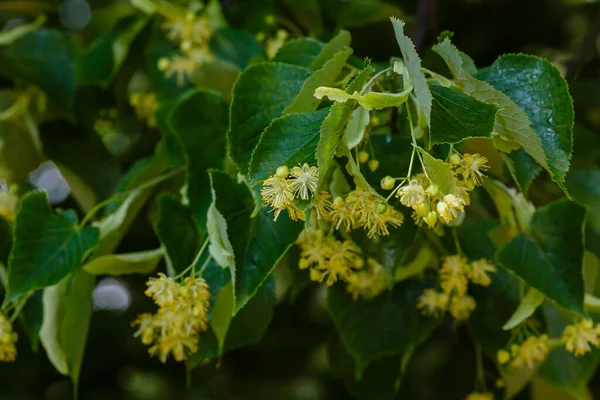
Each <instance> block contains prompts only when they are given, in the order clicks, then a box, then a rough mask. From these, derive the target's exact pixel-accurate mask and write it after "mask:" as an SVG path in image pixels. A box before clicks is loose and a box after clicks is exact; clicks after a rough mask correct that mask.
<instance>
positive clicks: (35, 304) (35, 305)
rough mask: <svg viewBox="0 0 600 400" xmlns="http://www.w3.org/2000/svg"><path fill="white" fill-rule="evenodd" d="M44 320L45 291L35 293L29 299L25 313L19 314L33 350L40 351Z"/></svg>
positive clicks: (24, 308) (24, 309)
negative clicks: (41, 330)
mask: <svg viewBox="0 0 600 400" xmlns="http://www.w3.org/2000/svg"><path fill="white" fill-rule="evenodd" d="M43 318H44V304H43V291H39V292H35V293H34V294H33V295H32V296H31V297H29V299H27V303H26V304H25V307H23V311H21V314H19V321H20V322H21V325H22V326H23V328H24V329H25V332H27V336H29V342H30V343H31V349H32V350H33V351H34V352H37V351H38V348H39V346H40V328H41V327H42V321H43Z"/></svg>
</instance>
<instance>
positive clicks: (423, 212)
mask: <svg viewBox="0 0 600 400" xmlns="http://www.w3.org/2000/svg"><path fill="white" fill-rule="evenodd" d="M415 211H416V212H417V214H418V215H419V216H420V217H421V218H425V217H427V216H428V215H429V211H431V209H430V207H429V203H427V202H423V203H421V204H419V205H418V206H416V207H415ZM435 219H436V221H437V214H436V215H435ZM434 225H435V224H434Z"/></svg>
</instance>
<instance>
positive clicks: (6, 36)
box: [0, 14, 46, 46]
mask: <svg viewBox="0 0 600 400" xmlns="http://www.w3.org/2000/svg"><path fill="white" fill-rule="evenodd" d="M45 22H46V16H45V15H43V14H42V15H39V16H38V17H37V18H36V19H35V21H33V22H30V23H20V24H19V25H17V26H15V27H13V28H10V29H6V30H4V31H2V32H1V33H0V46H6V45H9V44H11V43H12V42H14V41H15V40H17V39H19V38H20V37H23V36H25V35H27V34H28V33H29V32H33V31H35V30H36V29H39V28H40V27H41V26H43V25H44V23H45Z"/></svg>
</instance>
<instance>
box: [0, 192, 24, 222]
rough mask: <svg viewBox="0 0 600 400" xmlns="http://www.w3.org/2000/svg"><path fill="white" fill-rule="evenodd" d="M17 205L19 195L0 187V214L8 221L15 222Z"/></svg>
mask: <svg viewBox="0 0 600 400" xmlns="http://www.w3.org/2000/svg"><path fill="white" fill-rule="evenodd" d="M18 207H19V197H18V196H17V195H15V194H14V193H12V192H5V191H2V190H1V189H0V216H2V217H4V218H5V219H6V220H7V221H9V222H15V218H16V216H17V209H18Z"/></svg>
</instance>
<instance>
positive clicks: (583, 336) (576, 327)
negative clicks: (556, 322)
mask: <svg viewBox="0 0 600 400" xmlns="http://www.w3.org/2000/svg"><path fill="white" fill-rule="evenodd" d="M561 342H562V343H564V344H565V348H566V349H567V351H568V352H569V353H573V355H575V357H577V356H581V355H584V354H586V353H588V352H590V351H592V348H591V346H590V345H592V346H594V347H599V346H600V325H594V321H592V320H591V319H582V320H581V321H579V322H577V323H576V324H573V325H567V326H566V327H565V330H564V331H563V334H562V338H561Z"/></svg>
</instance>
